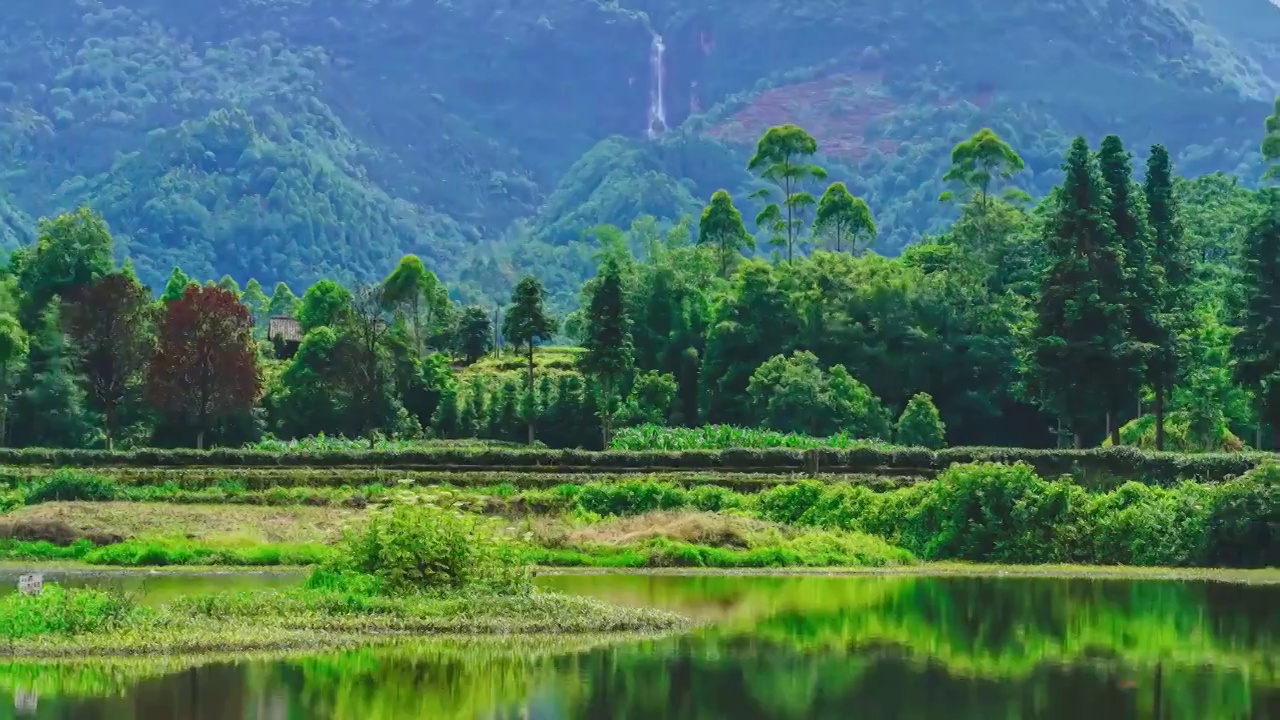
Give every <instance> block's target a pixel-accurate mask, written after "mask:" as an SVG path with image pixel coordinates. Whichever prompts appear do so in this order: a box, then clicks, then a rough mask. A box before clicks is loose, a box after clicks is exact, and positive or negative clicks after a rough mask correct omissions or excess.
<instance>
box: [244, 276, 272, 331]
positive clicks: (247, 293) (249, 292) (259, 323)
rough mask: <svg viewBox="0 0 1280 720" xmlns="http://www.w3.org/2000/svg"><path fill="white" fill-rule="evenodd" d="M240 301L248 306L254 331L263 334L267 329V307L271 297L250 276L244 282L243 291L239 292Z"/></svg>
mask: <svg viewBox="0 0 1280 720" xmlns="http://www.w3.org/2000/svg"><path fill="white" fill-rule="evenodd" d="M240 302H242V303H244V306H245V307H247V308H249V315H250V316H251V317H252V318H253V328H254V333H255V334H258V335H264V334H265V333H266V331H267V317H268V312H267V309H268V307H270V305H271V298H269V297H267V294H266V293H265V292H263V291H262V285H261V284H260V283H259V282H258V281H257V280H255V279H252V278H251V279H250V280H249V282H247V283H245V286H244V292H243V293H241V294H240Z"/></svg>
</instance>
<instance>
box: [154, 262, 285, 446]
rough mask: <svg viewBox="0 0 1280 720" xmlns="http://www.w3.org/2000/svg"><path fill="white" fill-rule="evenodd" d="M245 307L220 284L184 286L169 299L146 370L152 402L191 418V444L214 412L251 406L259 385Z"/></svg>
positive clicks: (215, 417)
mask: <svg viewBox="0 0 1280 720" xmlns="http://www.w3.org/2000/svg"><path fill="white" fill-rule="evenodd" d="M252 332H253V322H252V320H251V319H250V318H249V310H248V308H246V307H245V306H244V305H242V304H240V301H239V300H237V299H236V297H235V296H234V295H232V294H231V293H230V292H228V291H226V290H224V289H223V288H220V287H200V286H198V285H191V286H188V287H187V289H186V291H185V292H184V293H183V294H182V297H180V298H178V299H177V300H176V301H174V302H172V303H169V305H168V306H167V307H166V308H165V311H164V317H163V318H162V319H161V321H160V327H159V332H158V343H157V345H156V351H155V354H154V356H153V357H152V360H151V366H150V370H149V372H148V375H147V385H146V394H147V398H148V400H149V401H150V402H151V403H152V405H153V406H154V407H155V408H156V409H158V410H161V411H163V412H170V413H174V414H176V415H180V416H183V417H185V418H188V419H190V420H192V421H193V422H194V423H195V426H196V432H197V434H196V447H198V448H201V449H203V448H204V438H205V434H206V433H207V432H208V431H209V429H210V427H211V425H212V423H213V422H214V421H216V420H218V419H219V418H222V417H225V416H227V415H231V414H233V413H236V412H243V411H247V410H249V409H251V408H252V407H253V404H254V402H255V401H256V400H257V399H258V396H259V395H260V394H261V391H262V374H261V372H260V371H259V369H258V364H257V352H256V350H255V347H254V342H253V336H252Z"/></svg>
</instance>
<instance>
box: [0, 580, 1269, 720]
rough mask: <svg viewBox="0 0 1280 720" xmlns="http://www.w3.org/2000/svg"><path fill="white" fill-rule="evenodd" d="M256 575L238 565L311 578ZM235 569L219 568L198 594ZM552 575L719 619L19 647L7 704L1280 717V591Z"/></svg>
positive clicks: (255, 713) (196, 718)
mask: <svg viewBox="0 0 1280 720" xmlns="http://www.w3.org/2000/svg"><path fill="white" fill-rule="evenodd" d="M257 578H258V579H257V580H246V579H244V578H238V579H236V580H235V582H238V583H253V582H260V583H264V584H279V583H287V582H290V581H291V580H290V578H288V577H287V576H272V575H264V576H257ZM189 580H191V579H190V578H186V579H185V580H184V579H183V578H181V577H174V576H159V577H157V576H150V577H144V578H142V579H141V580H138V579H137V578H132V579H129V580H123V579H121V578H112V577H108V578H105V579H104V578H97V579H96V580H94V581H96V582H107V583H118V582H141V583H143V584H142V585H139V586H136V587H135V589H138V590H141V591H142V592H143V593H144V594H145V595H147V596H148V597H152V596H156V595H157V594H159V595H161V596H163V595H164V594H166V593H170V592H177V591H181V589H182V587H183V582H186V581H189ZM217 580H219V579H217V578H215V579H214V580H210V579H208V578H204V579H201V580H199V581H198V582H199V583H201V584H202V585H201V586H199V587H198V588H197V589H198V590H201V591H203V590H206V589H208V588H207V586H206V585H204V584H205V583H209V582H213V581H217ZM221 580H229V579H228V578H221ZM540 581H541V582H542V583H543V584H545V585H547V586H550V587H555V588H559V589H561V590H564V591H566V592H573V593H581V594H589V595H594V596H597V597H601V598H604V599H607V600H610V601H613V602H616V603H624V604H634V605H647V606H657V607H664V608H669V609H672V610H676V611H679V612H682V613H685V614H687V615H691V616H695V617H697V618H699V619H701V620H703V621H705V622H706V625H705V626H703V627H702V628H701V629H700V630H698V631H696V632H693V633H690V634H688V635H685V636H679V637H668V638H658V639H653V638H650V639H644V640H631V641H626V642H611V641H608V640H603V639H601V638H594V639H592V638H558V639H548V640H545V641H534V642H525V643H519V642H515V641H507V642H504V643H456V642H455V643H443V644H442V643H439V642H437V643H422V644H408V645H405V646H402V647H394V648H384V649H378V650H365V651H354V652H335V653H329V654H317V655H312V656H305V657H285V658H276V659H270V658H245V659H239V660H236V659H229V660H218V661H212V662H209V663H206V664H203V665H199V666H196V667H194V668H192V667H183V666H180V665H175V666H170V665H168V664H166V662H165V661H132V662H130V661H118V662H117V664H113V665H106V666H102V667H93V666H90V667H86V668H80V669H73V668H64V669H61V670H57V669H52V670H51V669H38V668H33V667H32V666H30V665H21V664H12V663H10V664H3V663H0V718H3V717H40V718H85V719H93V720H134V719H137V720H153V719H159V718H186V719H189V720H241V719H248V718H253V719H255V720H276V719H279V720H285V719H286V718H287V719H289V720H293V719H295V718H316V719H323V720H328V719H335V718H344V719H345V718H353V719H354V718H360V719H362V720H381V719H383V718H467V719H471V718H476V719H479V720H516V719H517V718H519V719H527V720H558V719H562V718H563V719H571V718H574V719H576V718H583V719H591V720H595V719H597V718H600V719H605V718H619V719H622V718H626V719H628V720H658V719H660V718H699V719H701V718H706V719H708V720H710V719H720V718H725V719H732V720H754V719H757V718H759V719H762V720H763V719H765V718H768V719H770V720H773V719H778V720H784V719H785V720H790V719H797V720H798V719H800V718H895V719H907V718H1062V719H1064V720H1065V719H1067V718H1070V719H1072V720H1079V719H1080V718H1084V719H1086V720H1112V719H1119V718H1195V719H1197V720H1198V719H1201V718H1280V612H1277V611H1276V609H1277V608H1280V586H1274V585H1273V586H1248V585H1232V584H1225V583H1211V582H1168V581H1163V582H1162V581H1128V580H1080V579H1070V580H1068V579H1050V578H998V577H988V578H974V577H945V578H943V577H939V578H925V577H797V576H654V575H630V576H616V575H615V576H552V577H544V578H541V579H540ZM188 589H190V586H188Z"/></svg>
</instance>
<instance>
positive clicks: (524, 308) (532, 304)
mask: <svg viewBox="0 0 1280 720" xmlns="http://www.w3.org/2000/svg"><path fill="white" fill-rule="evenodd" d="M544 295H545V293H544V291H543V289H542V283H540V282H538V279H537V278H534V277H530V276H526V277H524V278H523V279H522V280H520V282H518V283H516V287H515V290H514V291H512V293H511V307H510V308H508V309H507V317H506V319H505V320H503V322H502V335H503V337H505V338H506V339H507V342H509V343H511V344H512V345H514V346H515V347H516V348H521V347H523V348H524V349H525V353H526V355H525V357H526V358H527V360H528V363H527V365H528V370H529V375H528V378H529V382H528V384H527V385H526V387H525V393H526V394H527V395H528V396H529V397H532V396H533V392H534V388H535V385H534V362H533V348H534V346H535V345H537V344H538V343H540V342H546V341H547V340H550V339H551V336H552V335H554V334H555V332H556V321H555V319H554V318H552V317H551V316H550V315H549V314H548V313H547V308H546V301H545V298H544ZM526 419H527V420H528V423H529V444H530V445H532V444H533V441H534V429H535V428H534V418H533V417H527V418H526Z"/></svg>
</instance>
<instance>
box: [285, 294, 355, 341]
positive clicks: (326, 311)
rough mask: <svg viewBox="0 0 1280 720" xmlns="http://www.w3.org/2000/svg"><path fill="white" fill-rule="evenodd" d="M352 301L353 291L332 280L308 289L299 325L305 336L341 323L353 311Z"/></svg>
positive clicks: (299, 312)
mask: <svg viewBox="0 0 1280 720" xmlns="http://www.w3.org/2000/svg"><path fill="white" fill-rule="evenodd" d="M352 300H353V298H352V296H351V291H350V290H348V289H346V288H344V287H342V286H341V285H339V284H338V283H336V282H334V281H332V280H321V281H319V282H317V283H316V284H315V285H312V286H311V287H309V288H307V292H306V293H305V294H303V296H302V307H301V308H299V309H298V325H299V326H300V327H301V329H302V332H303V334H304V335H305V334H306V333H308V332H310V331H311V330H312V329H313V328H318V327H321V326H326V325H328V326H334V325H338V324H339V323H341V322H342V320H343V319H344V318H345V317H346V315H347V313H349V312H350V311H351V303H352Z"/></svg>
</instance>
